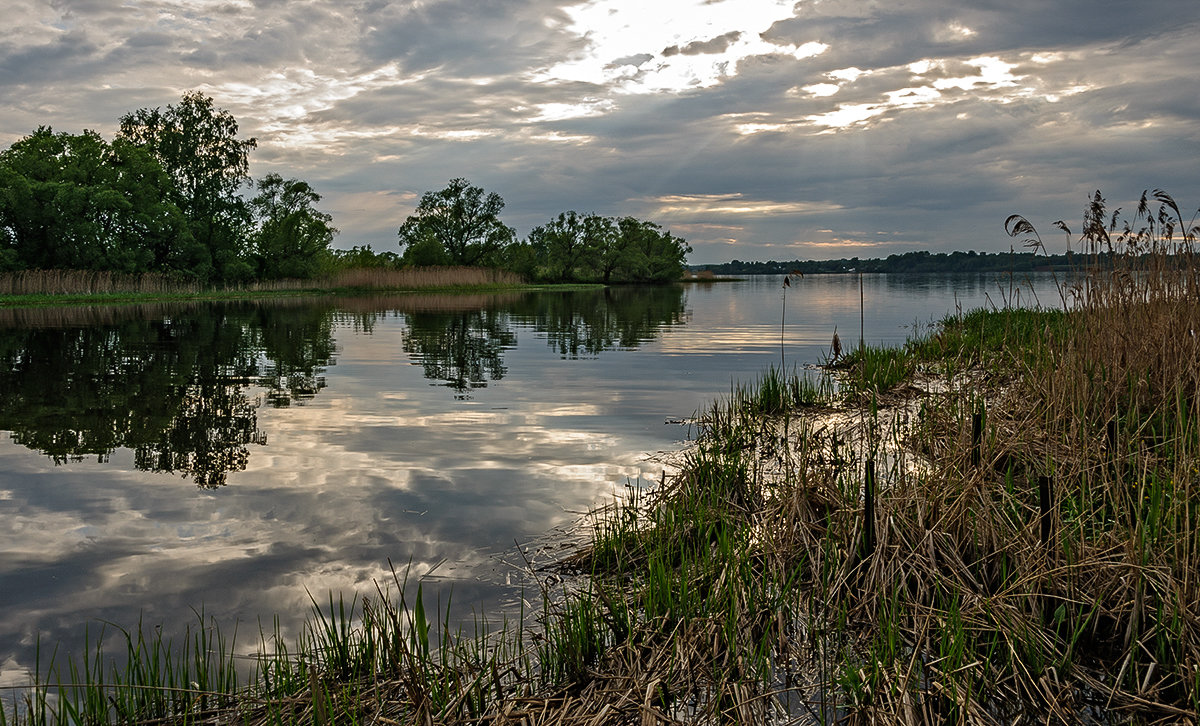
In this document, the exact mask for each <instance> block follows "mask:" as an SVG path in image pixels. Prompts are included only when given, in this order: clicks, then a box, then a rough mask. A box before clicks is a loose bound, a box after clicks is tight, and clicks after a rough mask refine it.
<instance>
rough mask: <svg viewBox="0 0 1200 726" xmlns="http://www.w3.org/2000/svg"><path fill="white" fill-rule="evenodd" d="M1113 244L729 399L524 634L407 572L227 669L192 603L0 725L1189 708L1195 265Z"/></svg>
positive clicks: (1198, 621) (50, 684)
mask: <svg viewBox="0 0 1200 726" xmlns="http://www.w3.org/2000/svg"><path fill="white" fill-rule="evenodd" d="M1099 216H1101V217H1103V216H1104V215H1099ZM1130 239H1132V238H1130ZM1133 241H1134V243H1136V245H1137V250H1138V256H1137V258H1136V259H1137V267H1136V268H1134V267H1127V266H1122V265H1121V264H1113V262H1114V261H1113V260H1112V259H1111V258H1108V259H1106V264H1105V265H1104V266H1097V267H1096V268H1095V269H1094V271H1093V272H1092V273H1091V274H1085V275H1081V276H1080V277H1078V278H1076V281H1075V282H1074V283H1073V284H1072V286H1071V287H1069V288H1068V287H1064V288H1063V289H1062V293H1063V299H1064V302H1065V303H1067V304H1066V305H1065V306H1064V309H1061V310H1051V311H1029V310H980V311H974V312H971V313H968V314H965V315H961V316H954V317H950V318H947V319H946V320H944V321H943V322H942V323H941V324H940V325H939V326H937V327H936V328H935V329H933V330H931V331H929V332H928V333H927V334H925V335H922V336H920V337H917V338H914V339H913V340H910V341H909V342H908V343H907V344H906V345H904V346H901V347H897V348H872V347H864V348H860V349H857V350H855V351H853V352H852V353H850V354H849V355H848V356H847V357H846V358H845V359H843V360H838V361H832V362H831V363H832V364H833V365H832V367H833V368H835V369H836V370H837V371H838V377H839V380H838V382H837V384H836V385H835V384H834V383H832V382H830V381H829V380H827V379H820V378H816V379H814V378H810V377H805V376H798V375H787V374H785V373H784V372H782V371H770V372H768V373H766V374H764V375H763V377H762V378H761V379H760V380H758V381H757V382H755V383H753V384H748V385H745V386H740V387H737V388H736V389H735V390H733V391H732V392H731V394H730V395H729V397H728V398H726V399H724V400H721V401H718V402H716V403H714V404H713V405H712V406H711V407H710V408H709V409H707V410H706V411H703V412H701V415H700V416H699V417H698V426H699V429H700V430H699V434H698V438H697V441H696V445H695V447H694V448H693V449H691V450H689V451H688V452H686V454H685V456H684V460H683V461H682V463H681V467H680V469H681V473H680V474H679V475H678V476H676V477H673V478H671V479H666V480H664V481H663V482H661V483H660V485H659V486H657V487H651V488H644V489H643V488H638V487H630V488H628V489H627V490H626V491H625V492H624V493H622V495H621V496H620V497H618V498H616V499H614V501H613V502H612V503H611V504H610V505H609V506H607V507H604V508H602V509H600V510H598V511H596V512H595V513H594V514H593V516H592V518H591V519H590V524H589V527H590V529H589V531H588V534H589V535H590V536H589V538H588V542H587V544H586V545H585V546H583V547H582V548H580V549H579V550H578V551H577V552H576V553H574V554H573V555H572V556H570V557H568V558H566V559H565V560H562V561H561V562H559V563H557V565H556V566H555V568H554V569H555V573H554V574H555V577H554V578H553V579H550V578H547V579H545V580H542V581H541V584H540V587H541V588H542V593H541V595H542V596H541V598H540V599H539V600H538V602H539V603H540V612H538V613H533V614H531V618H530V619H528V621H527V620H526V619H525V618H520V619H519V620H518V621H516V622H513V623H511V624H504V623H498V624H497V623H492V624H490V626H489V624H486V623H482V622H480V623H475V624H473V626H468V627H466V628H459V627H457V626H456V625H454V624H451V623H449V622H448V616H446V615H445V614H439V613H438V612H436V611H431V610H430V609H429V608H428V607H427V606H426V604H425V603H424V602H423V601H422V598H421V593H420V589H419V588H418V589H417V592H416V595H415V598H414V597H413V596H412V595H411V594H410V595H409V599H408V600H406V599H405V595H404V593H406V592H408V593H411V588H406V587H405V584H406V583H405V582H404V578H403V576H401V577H397V578H396V580H395V581H394V582H392V583H387V584H386V585H381V586H380V587H379V588H378V589H377V591H375V592H371V593H366V594H364V595H362V596H349V595H348V596H346V599H344V600H335V599H330V600H328V601H323V602H321V603H320V604H319V605H314V613H313V618H312V620H311V621H310V625H309V627H308V628H307V629H306V630H305V632H304V634H303V635H302V636H301V637H300V638H299V639H298V641H296V642H294V643H287V644H285V643H284V642H283V639H282V638H281V637H280V636H279V635H278V634H277V633H273V632H268V633H259V634H257V643H255V645H257V646H258V647H257V648H256V651H257V655H255V656H254V657H253V659H252V663H253V669H251V670H252V672H250V673H249V674H248V675H245V676H238V675H237V674H238V673H239V672H241V671H243V670H245V669H241V670H239V669H238V668H235V667H234V666H233V663H234V661H235V660H236V656H235V651H236V652H241V650H240V649H237V648H235V647H234V646H233V644H232V643H230V642H228V641H226V640H225V639H223V638H222V637H221V635H220V633H219V630H218V629H216V628H214V627H213V625H212V624H211V623H206V622H204V621H203V620H201V621H200V622H199V623H198V624H197V628H196V631H195V634H194V636H193V638H192V640H190V641H188V643H185V644H170V643H162V642H161V641H156V640H155V639H154V638H153V637H150V636H147V635H144V634H142V633H140V632H139V633H128V634H123V633H118V634H117V637H116V642H117V643H118V647H121V648H124V649H125V651H127V653H128V655H129V656H130V657H129V659H128V662H129V664H130V665H128V666H124V667H122V668H120V669H118V670H115V671H114V670H106V667H105V665H104V664H105V663H106V662H107V661H106V659H105V657H104V655H103V654H102V653H101V652H99V651H93V655H91V656H89V658H88V659H85V661H84V662H83V663H77V664H76V665H75V666H71V667H65V666H60V667H58V668H57V669H56V670H51V671H50V672H48V673H45V674H43V675H42V676H41V677H40V678H39V681H38V685H37V686H36V687H34V688H32V689H26V690H25V691H23V692H22V693H21V696H20V698H22V699H23V700H22V701H21V702H20V703H17V704H15V705H13V706H10V708H9V709H8V713H9V716H8V717H7V719H8V720H9V721H16V722H20V723H23V724H24V723H30V724H42V723H83V722H86V723H102V722H110V721H117V722H124V723H132V722H146V723H168V722H189V723H226V722H232V721H235V720H236V721H238V722H240V723H247V724H266V723H315V724H333V723H385V724H430V723H444V724H458V723H502V724H507V723H513V724H515V723H556V724H585V723H588V724H591V723H595V724H600V723H644V724H649V723H718V722H720V723H727V722H738V723H768V722H775V721H795V722H801V723H805V722H807V723H820V722H834V721H838V722H849V723H947V722H968V723H984V724H987V723H1013V722H1018V721H1028V722H1038V723H1079V722H1087V721H1092V722H1099V723H1125V722H1135V723H1158V722H1178V723H1187V722H1191V723H1195V722H1196V721H1197V718H1198V713H1200V340H1198V336H1200V265H1198V264H1197V263H1196V260H1195V259H1194V258H1193V257H1192V254H1191V248H1190V244H1191V240H1190V238H1185V239H1184V241H1183V243H1182V244H1179V243H1177V242H1175V241H1172V239H1171V237H1170V234H1169V233H1167V234H1166V235H1162V234H1159V235H1158V236H1155V235H1154V233H1153V231H1152V232H1151V233H1150V235H1149V236H1148V237H1146V236H1143V237H1138V238H1136V239H1133ZM1156 246H1161V250H1162V251H1163V252H1164V258H1165V257H1166V255H1167V254H1169V257H1170V264H1164V265H1162V266H1156V265H1155V264H1154V260H1153V258H1150V259H1149V261H1148V262H1147V258H1146V257H1144V256H1143V255H1142V252H1143V251H1144V250H1145V249H1147V248H1149V249H1151V250H1154V249H1155V248H1156ZM1181 260H1186V261H1187V264H1180V261H1181ZM1118 262H1119V260H1118ZM551 581H553V582H555V583H557V584H554V585H551V584H549V583H550V582H551ZM14 713H18V714H20V715H17V716H13V715H12V714H14Z"/></svg>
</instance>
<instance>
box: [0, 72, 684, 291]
mask: <svg viewBox="0 0 1200 726" xmlns="http://www.w3.org/2000/svg"><path fill="white" fill-rule="evenodd" d="M256 146H257V142H256V140H255V139H253V138H239V136H238V123H237V121H236V120H235V119H234V118H233V116H232V115H231V114H230V113H229V112H227V111H225V110H223V109H218V108H216V107H215V106H214V105H213V100H212V99H211V98H209V97H207V96H205V95H203V94H201V93H198V92H190V93H186V94H184V96H183V97H182V99H181V100H180V101H179V102H178V103H176V104H171V105H168V106H167V107H166V109H165V110H162V109H159V108H154V109H140V110H137V111H133V112H131V113H128V114H126V115H125V116H123V117H122V118H121V119H120V128H119V131H118V133H117V136H116V138H115V139H112V140H111V141H109V140H106V139H104V138H102V137H101V136H100V135H99V134H98V133H96V132H94V131H84V132H83V133H80V134H70V133H63V132H58V133H56V132H55V131H54V130H53V129H51V128H50V127H49V126H42V127H40V128H38V129H37V130H36V131H34V132H33V133H31V134H30V135H29V136H26V137H25V138H23V139H20V140H19V141H17V142H16V143H14V144H12V146H10V147H9V148H7V149H4V150H3V151H0V274H3V273H13V272H21V271H25V270H85V271H105V272H116V273H124V274H135V275H137V274H144V273H152V274H155V275H161V276H165V277H167V278H171V279H176V280H178V281H180V282H188V283H194V284H200V285H214V286H215V285H230V284H241V283H246V282H252V281H260V280H281V279H312V278H321V277H329V276H333V275H335V274H337V273H340V272H343V271H345V270H348V269H355V268H391V269H399V268H407V267H430V266H471V267H485V268H494V269H502V270H507V271H510V272H513V273H516V274H518V275H520V276H521V277H522V278H523V279H525V280H527V281H530V282H603V283H610V282H650V283H658V282H670V281H674V280H678V279H680V277H681V276H682V275H683V270H684V259H685V257H686V255H687V254H688V253H689V252H691V248H690V247H689V246H688V245H687V244H686V242H685V241H684V240H683V239H681V238H679V237H675V236H674V235H672V234H671V233H670V232H669V231H664V230H662V229H661V228H660V227H659V226H658V225H657V224H654V223H653V222H648V221H644V220H639V219H635V218H633V217H602V216H599V215H596V214H580V213H578V212H574V211H569V212H563V213H562V214H559V215H558V216H557V217H555V218H553V219H551V220H549V221H548V222H547V223H546V224H544V225H541V226H539V227H537V228H535V229H534V230H533V231H532V232H531V233H530V234H529V236H528V237H527V238H525V239H518V237H517V235H516V231H515V230H514V229H513V228H512V227H509V226H507V225H505V224H504V223H503V222H502V221H501V219H500V212H501V211H502V210H503V208H504V201H503V200H502V199H501V197H500V195H498V194H496V193H494V192H490V193H488V192H485V191H484V190H483V189H481V188H479V187H476V186H473V185H472V184H471V183H470V182H469V181H467V180H466V179H453V180H451V181H450V182H449V184H448V185H447V186H446V187H445V188H444V189H442V190H440V191H430V192H427V193H426V194H424V196H422V198H421V202H420V204H419V205H418V207H417V209H416V211H415V213H414V214H413V215H411V216H410V217H408V219H407V220H406V221H405V222H404V224H403V226H401V228H400V229H399V230H398V243H399V246H398V252H396V251H391V250H380V251H376V250H373V249H372V248H371V247H370V245H364V246H356V247H353V248H352V249H349V250H338V249H333V248H332V247H331V243H332V242H333V238H334V236H335V235H336V234H337V230H336V229H335V228H334V227H333V226H332V223H333V219H332V217H331V216H330V215H329V214H327V213H325V212H322V211H320V210H319V209H318V208H317V204H318V203H319V202H320V201H321V196H320V194H318V193H317V192H316V191H315V190H314V189H313V188H312V187H311V186H310V185H309V184H308V183H307V182H305V181H303V180H300V179H285V178H284V177H283V176H282V175H280V174H277V173H270V174H267V175H266V176H263V177H262V178H259V179H251V177H250V174H249V153H250V152H251V151H252V150H253V149H254V148H256Z"/></svg>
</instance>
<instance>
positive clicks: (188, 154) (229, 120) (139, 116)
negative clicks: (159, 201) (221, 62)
mask: <svg viewBox="0 0 1200 726" xmlns="http://www.w3.org/2000/svg"><path fill="white" fill-rule="evenodd" d="M237 134H238V124H237V121H236V120H235V119H234V118H233V116H232V115H231V114H230V113H229V112H228V111H225V110H223V109H217V108H215V107H214V106H213V100H212V99H211V98H209V97H208V96H205V95H204V94H202V93H199V92H196V91H192V92H189V93H185V94H184V95H183V98H182V99H181V100H180V101H179V103H178V104H176V105H168V106H167V109H166V110H165V111H160V110H159V109H157V108H154V109H145V108H143V109H140V110H138V111H134V112H132V113H129V114H126V115H125V116H123V117H121V131H120V135H121V137H122V138H125V139H128V140H129V141H131V142H133V143H135V144H138V145H141V146H143V147H145V148H146V149H148V150H149V151H150V152H151V153H152V154H153V155H154V157H155V158H156V159H158V162H159V163H160V164H161V165H162V167H163V169H164V170H166V172H167V173H168V174H169V175H170V176H171V178H172V180H173V182H174V189H175V200H174V201H175V202H176V204H177V205H178V207H179V208H180V209H181V210H183V213H184V214H185V215H186V217H187V220H188V225H189V227H190V230H191V233H192V236H193V238H194V239H195V240H197V241H198V242H199V243H200V244H201V245H202V246H203V249H204V250H205V251H207V258H208V259H206V260H198V261H197V263H196V269H194V270H193V272H194V273H195V274H197V275H198V276H200V277H209V276H212V275H214V274H215V275H216V276H217V277H220V278H222V279H226V280H229V279H239V278H243V277H246V276H248V275H249V273H250V272H251V267H250V265H249V263H248V262H247V260H246V259H245V258H244V254H243V253H244V252H245V249H244V246H245V241H246V240H245V227H246V224H247V223H248V221H249V214H248V210H247V208H246V204H245V202H244V200H243V199H242V198H241V197H240V196H239V195H238V192H239V190H240V188H241V187H242V185H243V184H245V183H246V182H248V181H249V180H250V174H249V159H248V155H249V152H250V150H251V149H253V148H255V147H256V146H257V142H256V141H255V140H254V139H252V138H251V139H238V138H237Z"/></svg>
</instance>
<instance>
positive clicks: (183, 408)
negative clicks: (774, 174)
mask: <svg viewBox="0 0 1200 726" xmlns="http://www.w3.org/2000/svg"><path fill="white" fill-rule="evenodd" d="M780 282H781V279H780V278H752V279H750V280H747V281H745V282H738V283H720V284H707V285H693V286H689V287H672V288H665V289H653V290H645V289H632V288H628V289H626V288H619V289H613V290H609V291H600V292H586V293H534V294H519V295H500V296H463V297H438V296H404V297H400V296H396V297H380V298H353V299H351V298H337V299H327V300H322V301H313V300H302V299H297V300H293V301H283V302H279V301H276V302H271V303H261V304H260V303H254V304H251V303H240V304H213V305H209V304H205V305H198V304H180V305H161V306H159V305H156V306H135V307H120V308H87V309H70V310H30V311H12V310H0V522H2V523H3V524H2V525H0V684H4V683H9V684H11V683H22V682H24V680H25V678H26V674H27V672H28V670H29V667H30V665H31V663H32V657H33V655H32V654H33V647H34V644H35V642H36V638H37V637H38V634H39V633H40V635H41V639H42V641H43V643H46V644H53V643H58V642H61V643H62V649H63V650H67V651H70V650H77V649H78V648H79V647H80V646H81V643H82V637H83V632H84V629H85V627H87V628H89V629H91V631H92V633H93V636H94V634H95V633H96V632H97V631H98V629H99V625H100V623H102V622H110V623H115V624H117V625H120V626H124V627H131V626H135V625H136V624H137V622H138V620H139V619H140V620H141V621H143V622H145V623H148V624H162V625H163V626H164V628H165V629H167V630H168V631H170V632H175V631H176V630H181V629H182V627H183V626H184V625H186V624H188V623H194V622H195V617H196V616H195V614H194V613H193V609H195V610H200V609H201V608H202V609H203V611H204V613H205V614H206V615H207V616H212V617H215V618H216V619H217V620H218V621H219V622H220V623H222V625H223V628H224V629H226V630H227V631H228V632H232V629H233V628H232V626H233V625H234V624H235V623H237V624H239V632H241V633H253V634H254V637H257V632H258V624H259V622H260V620H261V622H263V623H266V624H270V622H271V619H272V617H273V616H275V615H276V614H278V615H279V616H280V619H281V623H282V625H283V627H284V628H285V630H288V631H291V632H294V629H295V628H296V627H297V626H298V625H299V624H300V622H302V621H303V619H304V618H305V617H306V616H307V614H308V612H309V609H310V600H309V594H308V593H310V592H311V593H312V594H313V595H314V596H316V597H317V598H318V599H322V600H323V599H324V598H325V597H326V593H327V592H329V591H340V592H345V593H347V594H349V593H351V592H354V591H358V592H369V591H371V590H372V589H373V584H372V583H373V582H374V581H376V580H381V581H382V580H387V579H388V578H389V577H390V575H389V569H388V568H389V565H388V563H389V561H390V562H392V563H395V565H396V566H397V567H398V568H401V569H403V568H404V567H406V566H407V567H410V568H411V572H412V573H413V579H414V580H415V579H416V578H417V576H424V582H425V590H426V592H427V593H428V592H430V590H431V589H432V590H435V591H440V592H441V593H443V595H445V594H447V593H449V592H451V591H452V592H453V600H454V602H455V603H457V604H458V606H459V611H460V612H462V613H463V614H469V613H470V612H471V611H472V610H479V609H484V610H488V611H489V612H492V611H495V610H496V609H500V608H504V607H505V606H506V605H509V604H511V603H512V602H513V601H514V598H515V597H517V596H518V592H517V590H516V586H515V585H513V586H509V585H507V584H506V583H507V582H509V580H510V578H511V575H512V570H511V569H510V566H509V565H508V564H507V563H508V562H510V561H519V557H520V555H519V553H518V549H517V548H518V543H519V544H520V545H521V546H527V545H528V544H529V543H530V542H532V541H534V540H537V539H538V538H540V537H542V536H543V535H545V534H546V533H547V532H549V531H551V530H553V529H554V528H558V527H569V526H570V525H571V524H572V523H574V522H576V521H577V520H578V519H579V516H580V514H581V513H582V512H584V511H585V510H587V509H588V508H589V507H591V506H593V505H594V504H596V503H598V502H602V501H604V500H605V499H606V498H607V497H608V496H609V495H610V494H611V493H612V492H613V491H615V490H619V489H620V488H622V487H623V486H625V485H626V483H628V482H636V481H638V480H642V481H649V480H657V479H658V478H659V476H660V475H661V473H662V468H663V464H661V463H659V462H658V460H656V458H655V456H654V455H655V454H656V453H657V452H662V451H672V450H677V449H679V448H681V447H682V446H684V444H685V443H686V441H685V440H686V437H687V435H688V429H687V427H686V426H685V425H681V424H679V423H672V422H677V421H678V420H680V419H686V418H688V417H690V416H691V415H692V414H693V413H695V412H696V410H697V409H699V408H701V407H703V406H704V405H705V404H706V403H708V402H709V401H711V400H713V399H714V398H716V397H719V396H722V395H724V394H726V393H728V391H729V388H730V384H731V382H733V381H745V380H750V379H753V378H754V377H756V376H757V375H758V374H759V373H760V372H761V371H762V370H763V369H765V368H766V367H767V366H769V365H772V364H778V363H779V360H780V323H781V317H782V316H783V315H784V314H785V313H786V325H785V327H784V331H783V334H784V341H783V342H784V355H785V356H786V360H787V364H788V366H792V365H804V364H811V363H817V362H820V361H821V360H823V358H824V356H825V354H826V351H827V350H828V348H829V344H830V340H831V338H832V336H833V333H834V330H835V328H836V330H837V331H838V333H839V335H840V336H841V338H842V340H843V341H844V342H845V343H846V344H850V343H852V341H856V340H857V338H858V334H859V286H858V279H857V278H856V277H853V276H821V277H810V278H806V279H804V280H802V281H799V282H798V283H797V284H795V285H794V286H793V287H791V288H790V289H789V290H788V292H787V297H786V300H785V299H784V298H783V294H782V288H781V286H780ZM1034 286H1035V288H1036V289H1037V290H1038V291H1039V292H1040V294H1041V299H1042V301H1043V302H1044V303H1046V304H1053V303H1054V301H1055V300H1056V299H1057V298H1056V295H1055V294H1054V293H1053V291H1052V287H1051V286H1050V283H1049V281H1048V280H1046V279H1040V280H1035V285H1034ZM1013 295H1014V293H1013V291H1012V290H1011V289H1010V284H1009V282H1008V281H1007V280H1003V279H998V278H995V277H977V276H969V277H954V276H872V277H867V278H866V279H865V281H864V301H865V302H864V317H865V326H866V328H865V337H866V339H867V341H868V342H871V343H878V342H900V341H903V340H904V338H905V337H906V336H907V335H908V334H910V332H911V331H912V328H913V326H914V325H917V326H922V325H925V324H928V323H929V322H930V321H931V320H934V319H939V318H941V317H942V316H943V315H945V314H946V313H947V312H951V311H953V310H954V309H955V308H956V307H961V308H963V309H969V308H972V307H978V306H979V305H982V304H988V303H992V304H996V305H1001V304H1003V303H1004V300H1005V299H1006V298H1008V299H1011V298H1012V297H1013ZM1020 301H1021V302H1022V303H1026V304H1030V303H1032V298H1031V295H1030V292H1029V288H1028V287H1026V288H1025V289H1024V290H1023V291H1022V292H1021V297H1020ZM784 306H786V308H785V307H784ZM254 637H249V636H242V637H240V638H239V641H240V642H242V643H244V644H245V648H246V649H247V650H249V649H252V647H253V641H254Z"/></svg>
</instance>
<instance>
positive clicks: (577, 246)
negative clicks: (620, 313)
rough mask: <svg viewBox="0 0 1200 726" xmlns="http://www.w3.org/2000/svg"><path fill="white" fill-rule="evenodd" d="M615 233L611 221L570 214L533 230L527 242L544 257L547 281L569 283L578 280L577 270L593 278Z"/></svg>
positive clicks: (564, 214) (593, 216)
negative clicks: (597, 264)
mask: <svg viewBox="0 0 1200 726" xmlns="http://www.w3.org/2000/svg"><path fill="white" fill-rule="evenodd" d="M615 233H616V227H615V226H614V225H613V223H612V221H610V220H608V219H605V218H604V217H601V216H598V215H595V214H587V215H580V214H577V213H576V212H573V211H572V212H565V213H563V214H560V215H558V217H557V218H555V219H553V220H551V221H550V222H549V223H547V224H545V225H542V226H541V227H536V228H534V230H533V231H532V232H530V234H529V241H530V244H531V245H533V247H534V248H535V249H537V250H539V251H540V252H541V253H542V255H543V256H544V260H545V264H546V266H547V268H548V273H549V277H550V279H553V280H568V281H569V280H575V279H576V278H577V277H578V271H579V269H580V268H583V271H584V273H585V275H586V276H589V277H590V276H593V274H594V272H595V270H596V263H597V262H599V260H600V257H601V254H602V252H603V250H604V249H605V248H606V247H607V246H608V245H609V244H610V241H611V239H612V238H614V237H615V236H616V234H615ZM605 281H606V282H607V280H605Z"/></svg>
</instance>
